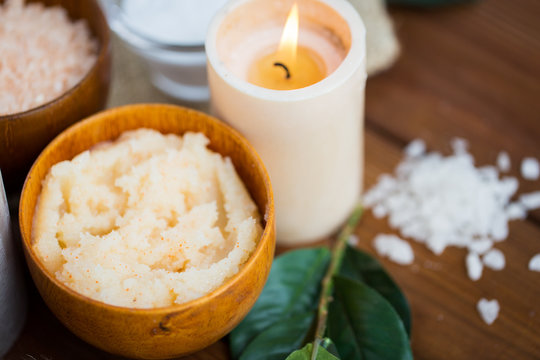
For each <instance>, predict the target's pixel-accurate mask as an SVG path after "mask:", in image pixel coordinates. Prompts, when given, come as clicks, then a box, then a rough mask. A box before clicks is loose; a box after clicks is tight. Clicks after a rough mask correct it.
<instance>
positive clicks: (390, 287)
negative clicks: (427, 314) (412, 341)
mask: <svg viewBox="0 0 540 360" xmlns="http://www.w3.org/2000/svg"><path fill="white" fill-rule="evenodd" d="M339 274H340V275H341V276H343V277H347V278H350V279H352V280H356V281H359V282H363V283H365V284H367V285H369V286H370V287H372V288H373V289H374V290H376V291H377V292H378V293H379V294H381V295H382V296H383V297H384V298H385V299H386V300H388V302H389V303H390V304H391V305H392V306H393V307H394V309H395V310H396V311H397V313H398V314H399V317H400V318H401V321H403V325H404V326H405V330H407V334H409V335H410V333H411V310H410V308H409V303H408V302H407V298H406V297H405V295H403V292H402V291H401V289H400V288H399V287H398V286H397V284H396V283H395V282H394V281H393V280H392V278H391V277H390V275H388V273H387V272H386V271H385V270H384V268H383V267H382V265H381V264H380V263H379V262H378V261H377V260H375V259H374V258H373V257H371V256H370V255H369V254H366V253H364V252H362V251H360V250H358V249H355V248H353V247H351V246H347V249H346V250H345V256H344V257H343V262H342V263H341V268H340V269H339Z"/></svg>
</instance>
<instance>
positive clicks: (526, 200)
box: [519, 191, 540, 210]
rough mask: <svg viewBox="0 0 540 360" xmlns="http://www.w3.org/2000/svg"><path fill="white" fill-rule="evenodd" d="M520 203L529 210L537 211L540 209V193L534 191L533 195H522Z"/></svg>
mask: <svg viewBox="0 0 540 360" xmlns="http://www.w3.org/2000/svg"><path fill="white" fill-rule="evenodd" d="M519 202H520V203H521V204H522V205H523V206H524V207H525V208H526V209H527V210H535V209H538V208H540V191H534V192H532V193H528V194H523V195H521V196H520V197H519Z"/></svg>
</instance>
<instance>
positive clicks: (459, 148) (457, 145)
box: [450, 137, 469, 154]
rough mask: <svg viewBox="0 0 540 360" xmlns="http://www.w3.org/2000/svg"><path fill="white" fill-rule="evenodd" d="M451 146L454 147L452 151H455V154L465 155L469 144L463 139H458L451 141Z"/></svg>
mask: <svg viewBox="0 0 540 360" xmlns="http://www.w3.org/2000/svg"><path fill="white" fill-rule="evenodd" d="M450 146H451V147H452V151H454V153H455V154H463V153H466V152H467V148H468V147H469V142H468V141H467V140H465V139H463V138H460V137H456V138H453V139H452V140H450Z"/></svg>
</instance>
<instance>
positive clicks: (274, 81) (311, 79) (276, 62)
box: [248, 4, 327, 90]
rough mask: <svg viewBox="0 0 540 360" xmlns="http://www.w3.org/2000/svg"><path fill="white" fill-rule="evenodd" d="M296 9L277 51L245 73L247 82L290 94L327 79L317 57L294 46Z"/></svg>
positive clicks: (312, 52) (315, 54)
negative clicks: (288, 91)
mask: <svg viewBox="0 0 540 360" xmlns="http://www.w3.org/2000/svg"><path fill="white" fill-rule="evenodd" d="M299 23H300V21H299V15H298V5H297V4H294V5H293V6H292V8H291V11H290V12H289V15H288V16H287V21H286V22H285V26H284V28H283V32H282V34H281V40H280V42H279V46H278V48H277V51H273V52H271V53H270V54H266V55H264V56H262V57H261V58H260V59H259V60H258V61H255V62H254V63H253V64H252V65H251V68H250V70H249V74H248V81H249V82H250V83H252V84H254V85H258V86H261V87H265V88H268V89H274V90H294V89H300V88H303V87H306V86H309V85H312V84H315V83H317V82H319V81H321V80H322V79H324V78H325V77H326V75H327V71H326V66H325V64H324V61H323V60H322V59H321V57H320V56H319V55H318V54H317V53H316V52H314V51H312V50H311V49H308V48H306V47H303V46H299V45H298V33H299V27H300V25H299Z"/></svg>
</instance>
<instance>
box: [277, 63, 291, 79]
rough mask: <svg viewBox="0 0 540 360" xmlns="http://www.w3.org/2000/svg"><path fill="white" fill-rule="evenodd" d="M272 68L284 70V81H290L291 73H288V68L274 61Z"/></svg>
mask: <svg viewBox="0 0 540 360" xmlns="http://www.w3.org/2000/svg"><path fill="white" fill-rule="evenodd" d="M274 66H279V67H282V68H283V70H285V78H286V79H290V77H291V73H290V72H289V68H288V67H287V66H286V65H285V64H283V63H280V62H277V61H276V62H275V63H274Z"/></svg>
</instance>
